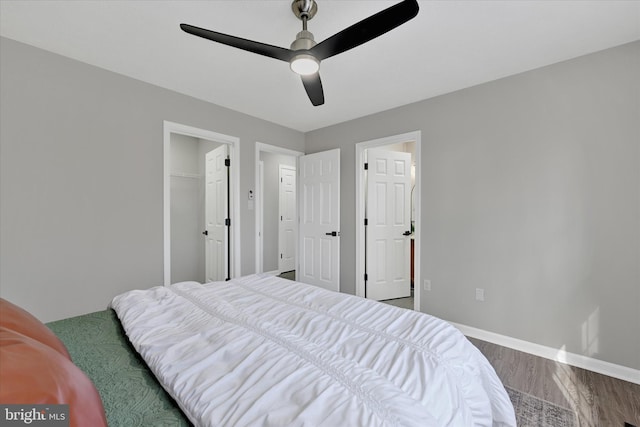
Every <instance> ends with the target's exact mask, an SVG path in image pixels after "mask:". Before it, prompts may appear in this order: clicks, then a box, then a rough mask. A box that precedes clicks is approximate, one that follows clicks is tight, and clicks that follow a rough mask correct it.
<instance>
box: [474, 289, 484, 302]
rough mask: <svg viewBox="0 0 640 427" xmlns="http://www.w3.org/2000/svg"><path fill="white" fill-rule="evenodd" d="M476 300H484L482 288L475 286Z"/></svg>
mask: <svg viewBox="0 0 640 427" xmlns="http://www.w3.org/2000/svg"><path fill="white" fill-rule="evenodd" d="M476 301H484V289H482V288H476Z"/></svg>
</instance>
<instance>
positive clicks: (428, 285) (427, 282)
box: [423, 279, 431, 291]
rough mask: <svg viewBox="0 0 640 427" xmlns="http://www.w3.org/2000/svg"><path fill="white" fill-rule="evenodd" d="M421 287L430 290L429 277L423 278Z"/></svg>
mask: <svg viewBox="0 0 640 427" xmlns="http://www.w3.org/2000/svg"><path fill="white" fill-rule="evenodd" d="M423 289H424V290H425V291H430V290H431V280H429V279H424V286H423Z"/></svg>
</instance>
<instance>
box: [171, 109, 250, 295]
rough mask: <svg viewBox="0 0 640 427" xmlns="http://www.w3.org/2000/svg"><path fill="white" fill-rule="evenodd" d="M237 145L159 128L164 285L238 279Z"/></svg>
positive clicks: (199, 132) (197, 132)
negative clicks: (162, 148) (162, 150)
mask: <svg viewBox="0 0 640 427" xmlns="http://www.w3.org/2000/svg"><path fill="white" fill-rule="evenodd" d="M238 153H239V139H238V138H235V137H232V136H228V135H223V134H219V133H215V132H211V131H207V130H204V129H198V128H194V127H191V126H186V125H181V124H178V123H172V122H167V121H165V122H164V284H165V286H167V285H170V284H172V283H176V282H182V281H197V282H201V283H205V282H210V281H216V280H228V279H230V278H232V277H235V276H239V275H240V239H239V228H238V224H239V215H238V213H239V207H238V201H239V197H238V182H239V179H238V177H239V170H238V169H239V168H238V166H239V164H238V163H239V161H238V159H239V155H238Z"/></svg>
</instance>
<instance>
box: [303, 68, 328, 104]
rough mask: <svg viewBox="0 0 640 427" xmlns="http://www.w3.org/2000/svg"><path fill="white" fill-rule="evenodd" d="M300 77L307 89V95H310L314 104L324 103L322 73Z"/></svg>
mask: <svg viewBox="0 0 640 427" xmlns="http://www.w3.org/2000/svg"><path fill="white" fill-rule="evenodd" d="M300 77H301V78H302V84H303V85H304V90H306V91H307V95H309V99H310V100H311V103H312V104H313V106H314V107H317V106H318V105H322V104H324V92H323V91H322V81H321V80H320V73H315V74H311V75H308V76H300Z"/></svg>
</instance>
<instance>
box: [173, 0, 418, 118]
mask: <svg viewBox="0 0 640 427" xmlns="http://www.w3.org/2000/svg"><path fill="white" fill-rule="evenodd" d="M291 9H292V10H293V13H294V14H295V15H296V17H297V18H298V19H300V20H301V21H302V31H300V32H299V33H298V35H297V36H296V39H295V40H294V42H293V43H291V48H290V49H286V48H283V47H279V46H273V45H270V44H265V43H260V42H256V41H253V40H247V39H243V38H240V37H235V36H230V35H228V34H223V33H218V32H216V31H211V30H206V29H204V28H199V27H194V26H193V25H188V24H180V28H182V30H183V31H185V32H187V33H189V34H193V35H194V36H198V37H202V38H205V39H208V40H212V41H214V42H218V43H222V44H226V45H228V46H232V47H235V48H238V49H242V50H246V51H249V52H253V53H257V54H259V55H264V56H268V57H271V58H275V59H279V60H281V61H286V62H288V63H289V64H290V67H291V70H293V71H294V72H296V73H297V74H300V77H301V78H302V84H303V85H304V88H305V90H306V91H307V95H308V96H309V99H310V100H311V103H312V104H313V105H314V106H318V105H322V104H324V92H323V90H322V81H321V80H320V74H319V73H318V70H319V69H320V61H322V60H324V59H327V58H331V57H332V56H335V55H337V54H339V53H342V52H345V51H347V50H349V49H353V48H354V47H357V46H360V45H361V44H364V43H366V42H368V41H370V40H373V39H374V38H376V37H378V36H381V35H382V34H384V33H386V32H388V31H391V30H393V29H394V28H396V27H398V26H400V25H402V24H404V23H405V22H407V21H408V20H410V19H412V18H413V17H415V16H416V15H417V14H418V2H417V1H416V0H404V1H402V2H400V3H397V4H395V5H393V6H391V7H389V8H387V9H384V10H382V11H380V12H378V13H376V14H375V15H371V16H370V17H368V18H366V19H364V20H362V21H360V22H358V23H356V24H354V25H352V26H350V27H348V28H346V29H344V30H342V31H340V32H339V33H336V34H334V35H333V36H331V37H329V38H328V39H325V40H323V41H321V42H320V43H316V42H315V41H314V39H313V34H311V32H309V31H307V21H309V20H310V19H312V18H313V17H314V16H315V14H316V12H317V11H318V6H317V4H316V2H315V0H294V1H293V3H292V5H291Z"/></svg>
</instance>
